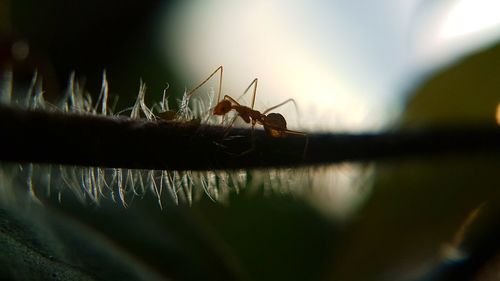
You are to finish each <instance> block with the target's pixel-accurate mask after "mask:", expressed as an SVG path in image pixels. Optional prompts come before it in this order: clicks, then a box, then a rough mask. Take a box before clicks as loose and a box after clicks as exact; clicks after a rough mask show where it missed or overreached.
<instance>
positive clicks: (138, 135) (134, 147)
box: [0, 106, 500, 170]
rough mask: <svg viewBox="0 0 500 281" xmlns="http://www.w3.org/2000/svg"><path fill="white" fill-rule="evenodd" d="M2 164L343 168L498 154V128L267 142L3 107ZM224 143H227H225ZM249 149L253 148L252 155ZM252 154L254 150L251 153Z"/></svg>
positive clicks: (176, 126)
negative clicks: (432, 157) (464, 154)
mask: <svg viewBox="0 0 500 281" xmlns="http://www.w3.org/2000/svg"><path fill="white" fill-rule="evenodd" d="M0 132H1V137H0V145H1V153H0V160H1V161H7V162H33V163H51V164H68V165H80V166H99V167H115V168H134V169H157V170H159V169H161V170H213V169H246V168H254V167H297V166H305V165H321V164H330V163H336V162H342V161H372V160H376V159H382V158H394V157H409V156H421V155H435V154H438V153H446V152H470V151H499V150H500V129H499V128H498V127H496V126H495V127H492V126H490V127H477V126H476V127H469V128H461V129H434V130H420V131H399V132H389V133H380V134H326V133H322V134H309V135H308V143H309V144H308V146H307V153H306V154H305V157H304V156H303V151H304V148H305V147H304V146H305V143H306V138H305V137H302V136H289V137H284V138H272V137H268V136H266V134H265V133H264V132H263V131H262V130H256V131H255V132H254V134H253V135H254V136H253V137H251V135H252V134H251V130H250V129H236V128H235V129H231V130H230V131H229V133H228V134H227V136H226V137H224V135H225V134H226V131H225V128H223V127H220V126H210V125H199V123H197V122H194V121H192V122H185V123H181V122H167V121H147V120H134V119H129V118H124V117H109V116H96V115H90V114H88V115H86V114H75V113H59V112H46V111H29V110H23V109H18V108H12V107H5V106H0ZM223 138H224V139H223ZM251 148H253V149H251ZM250 149H251V150H250Z"/></svg>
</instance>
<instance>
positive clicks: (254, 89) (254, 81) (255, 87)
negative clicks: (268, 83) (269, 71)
mask: <svg viewBox="0 0 500 281" xmlns="http://www.w3.org/2000/svg"><path fill="white" fill-rule="evenodd" d="M258 82H259V79H258V78H255V79H253V81H252V83H250V85H248V87H247V88H246V90H245V91H244V92H243V94H242V95H241V96H239V97H238V98H237V99H236V101H237V100H240V99H241V98H242V97H243V96H244V95H246V94H247V92H248V90H250V88H251V87H252V85H253V97H252V107H251V108H252V109H253V106H254V104H255V94H256V93H257V83H258ZM233 100H234V99H233Z"/></svg>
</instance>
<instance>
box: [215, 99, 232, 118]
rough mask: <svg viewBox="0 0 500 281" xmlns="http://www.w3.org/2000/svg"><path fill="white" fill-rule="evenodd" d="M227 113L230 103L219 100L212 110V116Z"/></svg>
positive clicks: (229, 109)
mask: <svg viewBox="0 0 500 281" xmlns="http://www.w3.org/2000/svg"><path fill="white" fill-rule="evenodd" d="M229 111H231V102H230V101H228V100H221V101H220V102H219V103H218V104H217V105H216V106H215V108H214V115H226V113H228V112H229Z"/></svg>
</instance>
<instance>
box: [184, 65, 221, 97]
mask: <svg viewBox="0 0 500 281" xmlns="http://www.w3.org/2000/svg"><path fill="white" fill-rule="evenodd" d="M219 70H220V77H219V90H218V91H217V102H219V100H220V93H221V91H222V74H223V72H224V67H223V66H222V65H221V66H219V67H217V69H216V70H215V71H214V72H212V74H210V75H209V76H208V77H207V79H205V80H203V82H201V83H200V84H199V85H198V86H196V87H195V88H194V89H192V90H191V91H189V93H188V94H187V97H188V98H189V97H191V96H192V95H193V94H194V92H195V91H196V90H198V89H199V88H200V87H201V86H203V85H204V84H205V83H207V82H208V80H210V78H212V77H213V76H214V75H215V74H216V73H217V72H218V71H219Z"/></svg>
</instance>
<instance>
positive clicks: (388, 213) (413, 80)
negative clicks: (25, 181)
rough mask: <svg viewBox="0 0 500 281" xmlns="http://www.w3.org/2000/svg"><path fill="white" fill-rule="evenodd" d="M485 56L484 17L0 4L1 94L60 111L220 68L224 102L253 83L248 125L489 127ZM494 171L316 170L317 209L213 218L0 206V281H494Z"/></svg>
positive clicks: (441, 6) (371, 9)
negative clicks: (261, 114) (37, 88)
mask: <svg viewBox="0 0 500 281" xmlns="http://www.w3.org/2000/svg"><path fill="white" fill-rule="evenodd" d="M499 38H500V2H498V1H494V0H475V1H472V0H441V1H427V0H407V1H396V0H380V1H373V2H370V3H361V2H360V1H347V0H346V1H344V0H337V1H321V0H319V1H313V2H311V1H299V0H297V1H284V0H276V1H264V0H256V1H227V0H217V1H216V0H207V1H200V0H197V1H189V2H188V1H159V0H156V1H155V0H147V1H130V0H125V1H115V0H110V1H95V0H87V1H63V0H45V1H34V0H15V1H14V0H0V66H1V68H2V73H5V71H7V70H12V72H13V76H14V81H15V84H14V87H19V88H20V89H22V88H23V87H26V85H28V84H29V81H30V80H31V78H32V76H33V73H34V71H35V70H37V71H38V72H39V74H40V75H41V76H42V77H43V81H44V89H45V91H46V96H47V98H49V99H51V98H52V99H57V97H60V96H62V95H63V94H64V91H65V88H66V86H67V81H68V78H69V75H70V73H71V72H72V71H75V72H76V75H77V77H79V79H80V80H81V81H84V83H85V88H86V89H87V90H88V91H89V92H90V93H93V94H95V95H97V94H98V93H99V90H100V85H101V77H102V73H103V71H104V70H106V72H107V78H108V81H109V85H110V92H111V95H115V96H119V97H120V100H119V107H122V108H123V107H125V106H128V105H130V104H131V103H132V101H133V100H134V99H135V97H136V95H137V93H138V90H139V81H140V79H142V80H143V81H144V82H145V83H146V84H147V86H148V90H147V95H146V96H147V99H148V102H149V104H151V103H152V102H153V101H158V100H159V99H160V98H161V95H162V92H163V90H164V89H165V88H166V87H167V85H168V87H169V88H168V92H169V93H170V94H171V96H173V97H177V98H179V97H181V95H182V94H183V93H184V91H185V89H186V88H187V89H190V88H192V87H194V86H196V85H197V83H199V82H200V81H202V80H203V79H205V78H206V77H207V76H208V75H209V74H210V73H211V72H212V71H213V70H214V69H216V68H217V67H218V66H219V65H223V66H224V69H225V72H224V85H223V93H224V94H228V95H231V96H233V97H238V96H239V95H240V94H241V93H242V92H243V90H244V89H245V88H246V87H247V86H248V84H249V83H250V82H251V81H252V79H253V78H255V77H258V78H259V88H258V92H257V101H256V108H257V109H258V110H264V109H266V108H268V107H271V106H273V105H275V104H278V103H280V102H281V101H283V100H285V99H288V98H293V99H295V100H296V102H297V104H298V107H299V114H297V113H296V111H295V109H294V108H293V106H289V105H287V106H284V107H283V108H280V110H279V112H282V113H283V114H284V116H286V118H287V121H289V127H290V128H291V129H294V130H299V131H307V132H318V131H340V132H346V131H347V132H368V131H370V132H380V131H386V130H396V129H399V128H412V129H425V128H430V127H440V126H441V127H462V126H491V127H495V126H498V124H499V123H500V121H498V120H500V117H499V116H500V105H499V104H500V78H499V77H500V45H498V42H499ZM216 83H217V81H216V80H213V81H212V82H211V83H210V85H208V86H207V89H205V90H201V91H200V92H199V93H198V94H199V95H200V97H201V98H203V96H204V95H206V96H208V93H209V88H210V87H215V86H216V85H217V84H216ZM246 98H247V99H246V100H244V101H243V103H244V104H246V103H247V102H249V101H248V99H249V98H250V97H248V95H247V97H246ZM498 156H499V155H498V152H494V153H483V154H473V155H470V154H467V155H465V154H457V155H455V154H454V155H444V156H439V157H431V158H418V159H406V160H398V161H389V162H387V161H384V162H373V163H369V164H362V165H358V164H357V163H354V164H352V163H351V164H352V165H354V166H355V168H356V170H358V172H352V171H353V168H352V167H350V166H349V165H351V164H343V165H340V166H335V167H330V168H331V169H334V170H335V171H336V172H335V173H334V174H333V176H332V173H327V175H321V180H317V181H313V183H312V185H313V186H312V188H315V187H316V188H321V187H322V186H326V187H328V188H329V190H330V191H331V193H332V194H329V196H325V197H324V198H323V200H322V201H321V202H319V203H318V202H317V201H318V198H313V199H311V198H307V197H305V196H304V197H301V196H294V195H293V194H289V193H280V192H269V191H267V190H266V189H265V187H260V188H259V187H257V188H254V189H252V190H249V191H247V192H241V193H240V194H238V195H233V196H232V197H231V198H230V200H229V202H228V203H225V204H219V203H217V204H215V203H213V202H211V201H209V200H207V199H201V201H200V202H197V203H195V204H194V205H193V206H192V207H186V206H183V207H175V206H171V207H169V208H167V211H160V210H159V208H158V206H157V205H156V203H155V202H154V200H153V199H152V198H144V199H143V200H138V201H137V202H135V204H133V205H132V206H131V207H130V208H129V209H123V207H121V206H117V205H116V204H114V203H113V202H108V203H104V205H105V206H100V207H95V206H84V207H85V208H82V205H81V204H80V203H77V202H72V201H71V200H66V201H64V202H63V203H59V202H56V201H57V200H54V202H52V201H50V200H49V201H48V202H47V203H46V205H47V206H44V207H39V206H34V207H32V208H33V209H34V210H39V209H37V208H40V209H41V210H43V211H38V212H35V214H34V213H32V212H30V211H29V210H27V211H26V212H27V214H19V213H18V212H17V211H18V210H17V208H16V207H15V206H14V207H13V206H7V205H8V204H7V205H5V206H4V208H2V209H1V212H0V218H1V219H2V222H3V226H2V231H3V233H7V234H8V235H3V236H1V235H0V245H3V246H5V247H7V246H9V247H11V248H9V249H14V250H12V252H5V253H4V254H3V255H2V256H1V257H0V258H1V260H2V261H3V263H5V264H8V265H9V267H11V268H13V269H12V270H10V269H5V268H7V267H4V270H0V273H1V274H3V275H2V276H9V277H10V278H18V280H23V278H24V279H26V278H27V277H30V278H29V279H32V278H35V279H36V278H38V279H40V280H44V279H47V278H45V277H47V276H49V278H52V279H57V278H61V279H64V278H62V277H61V276H63V277H68V276H70V275H68V274H74V275H75V276H78V277H79V278H81V279H85V278H86V279H101V278H102V279H115V278H118V277H120V276H121V277H123V276H127V277H129V278H132V277H133V278H136V279H138V280H155V279H158V280H162V279H163V278H166V279H175V280H177V279H178V280H200V279H202V280H212V279H213V280H221V279H244V280H254V279H255V280H266V279H267V280H285V279H286V280H292V279H295V280H311V279H324V280H498V279H494V278H495V276H498V275H497V274H498V272H499V268H500V262H499V259H500V258H499V256H498V254H497V253H498V246H499V245H498V241H499V240H498V239H497V237H498V234H499V227H498V219H497V218H498V214H499V210H498V207H497V206H498V204H497V203H499V201H498V199H499V197H498V195H499V194H498V187H499V184H498V176H497V175H498V171H499V168H500V161H499V160H498V159H500V158H498ZM346 166H348V167H346ZM359 166H361V168H360V167H359ZM360 169H361V172H359V170H360ZM367 171H368V172H367ZM2 177H3V178H2V179H3V181H2V182H3V184H4V185H7V184H15V183H7V181H6V180H5V178H6V177H7V176H6V175H2ZM318 178H319V176H318ZM360 182H361V183H360ZM339 190H340V191H339ZM353 194H354V195H353ZM315 200H316V202H315ZM346 202H347V203H346ZM4 204H5V203H4ZM341 204H345V205H348V206H340V207H338V206H339V205H341ZM325 205H330V206H329V208H330V209H336V208H337V209H336V210H337V211H338V210H344V211H345V210H346V209H348V210H349V212H348V216H347V215H345V214H344V215H342V216H338V215H336V214H334V215H333V216H332V213H331V212H326V213H325V212H324V209H325V208H323V207H318V206H325ZM331 205H334V206H331ZM349 206H351V207H349ZM352 206H355V207H352ZM110 222H114V223H110ZM0 225H1V224H0ZM469 229H472V230H470V231H469ZM466 230H467V231H466ZM10 238H15V239H14V240H9V239H10ZM12 241H15V242H16V243H17V244H16V243H13V242H12ZM83 249H86V251H83ZM28 250H29V251H28ZM30 251H31V252H30ZM9 253H17V254H13V255H12V256H9ZM20 253H22V254H20ZM16 256H18V257H19V256H21V257H24V258H23V259H21V260H19V259H16V258H15V257H16ZM28 256H29V257H30V258H26V257H28ZM35 257H36V258H35ZM49 257H51V258H49ZM110 260H114V262H110ZM30 261H31V262H30ZM35 261H36V262H35ZM99 265H100V266H99ZM26 269H28V273H26V274H27V275H23V274H25V273H21V272H24V271H25V270H26ZM128 271H131V272H128ZM52 274H55V275H52ZM120 274H123V275H120ZM495 274H496V275H495ZM32 275H34V276H35V277H33V276H32ZM488 278H489V279H488Z"/></svg>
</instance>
